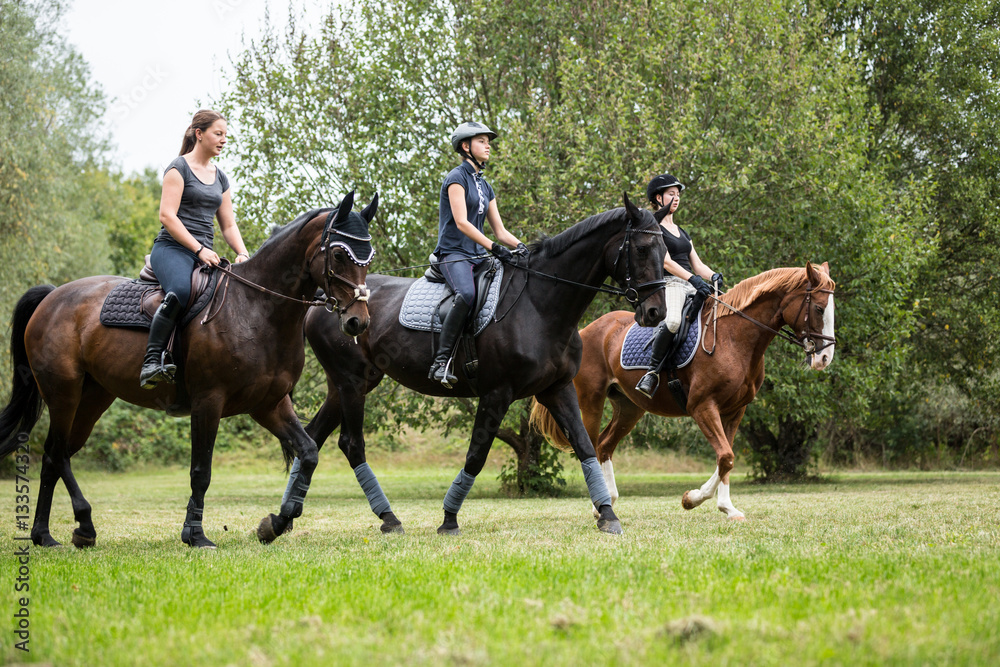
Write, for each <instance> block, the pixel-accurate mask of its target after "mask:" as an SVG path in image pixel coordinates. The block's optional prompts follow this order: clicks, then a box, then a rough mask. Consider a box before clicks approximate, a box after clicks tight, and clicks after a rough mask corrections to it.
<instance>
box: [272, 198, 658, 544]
mask: <svg viewBox="0 0 1000 667" xmlns="http://www.w3.org/2000/svg"><path fill="white" fill-rule="evenodd" d="M624 201H625V207H624V208H617V209H614V210H611V211H606V212H604V213H600V214H598V215H595V216H592V217H590V218H587V219H586V220H584V221H582V222H580V223H577V224H576V225H574V226H573V227H571V228H570V229H568V230H566V231H564V232H562V233H561V234H559V235H557V236H555V237H552V238H549V239H546V240H543V241H540V242H538V243H536V244H534V245H533V246H532V249H531V252H530V255H529V257H528V260H527V266H521V267H520V268H517V267H514V266H509V265H508V266H507V267H505V270H504V274H503V283H504V284H503V291H502V292H501V297H500V302H499V304H498V305H497V310H496V315H495V319H496V320H498V321H495V322H493V323H491V324H490V325H489V326H488V327H486V329H485V330H484V331H483V332H482V333H481V334H480V335H479V337H478V338H477V339H476V348H477V356H478V357H479V367H478V372H477V382H476V386H475V387H473V386H471V385H470V383H469V382H468V381H467V379H465V378H461V379H460V380H459V382H458V384H457V385H456V386H455V387H454V388H453V389H451V390H448V389H445V388H443V387H442V386H441V384H439V383H436V382H433V381H431V380H428V378H427V369H428V368H429V367H430V365H431V359H432V356H433V355H432V345H431V336H432V334H430V333H426V332H420V331H412V330H410V329H406V328H404V327H403V326H401V325H400V323H399V311H400V307H401V306H402V303H403V298H404V296H405V294H406V291H407V289H408V288H409V287H410V285H411V284H412V283H413V282H414V281H413V280H412V279H409V278H396V277H387V276H382V275H377V274H371V275H370V276H369V277H368V281H369V285H370V286H371V298H370V301H369V307H370V308H371V312H372V320H371V324H370V326H369V327H368V330H367V331H366V332H365V334H364V335H362V336H361V337H359V338H358V339H357V340H358V343H359V344H355V341H354V340H352V339H351V338H349V337H346V336H343V335H341V334H340V333H339V332H338V326H337V315H336V314H331V313H325V312H320V311H314V312H312V313H309V315H308V316H307V317H306V337H307V338H308V340H309V343H310V345H312V348H313V350H314V351H315V353H316V356H317V358H318V359H319V361H320V363H321V364H322V365H323V368H324V369H325V370H326V377H327V387H328V394H327V398H326V401H325V402H324V403H323V405H322V407H321V408H320V411H319V413H318V414H317V415H316V417H315V418H313V420H312V421H311V422H310V423H309V425H308V426H307V427H306V431H307V432H308V433H309V434H310V435H311V436H312V437H313V439H314V440H315V441H316V443H317V445H318V446H320V447H322V446H323V443H324V442H325V441H326V439H327V438H328V437H329V436H330V434H331V433H332V432H333V430H334V429H335V428H337V426H340V427H341V431H340V448H341V450H342V451H343V452H344V454H345V455H346V456H347V460H348V462H349V463H350V465H351V467H352V468H353V469H354V472H355V475H356V476H357V478H358V482H359V483H360V484H361V487H362V489H363V490H364V491H365V494H366V496H367V498H368V501H369V504H370V505H371V508H372V511H373V512H374V513H375V514H376V515H378V516H379V518H380V519H382V522H383V523H382V526H381V530H382V531H383V532H396V531H401V530H402V524H401V523H400V522H399V520H398V519H397V518H396V516H395V514H393V512H392V510H391V508H390V506H389V502H388V500H387V499H386V497H385V494H384V493H383V492H382V490H381V488H380V486H379V483H378V481H377V480H376V478H375V475H374V474H373V473H372V471H371V468H369V466H368V464H367V463H366V462H365V441H364V433H363V430H362V427H363V423H364V407H365V395H366V394H367V393H368V392H369V391H371V390H372V389H373V388H374V387H375V386H376V385H377V384H378V383H379V382H380V381H381V379H382V377H383V376H384V375H389V376H390V377H392V378H393V379H394V380H396V381H397V382H399V383H401V384H403V385H404V386H406V387H409V388H411V389H413V390H415V391H418V392H420V393H422V394H428V395H434V396H476V395H478V396H480V400H479V409H478V411H477V413H476V419H475V427H474V428H473V431H472V439H471V442H470V444H469V451H468V454H467V456H466V462H465V467H464V468H463V470H462V471H461V472H460V473H459V475H458V477H457V478H456V479H455V482H454V483H453V484H452V486H451V489H450V490H449V491H448V495H447V496H446V498H445V503H444V509H445V512H444V523H443V524H442V525H441V527H440V528H439V529H438V532H439V533H451V534H455V533H457V532H458V519H457V515H458V511H459V509H460V507H461V504H462V501H463V500H464V499H465V496H466V495H467V494H468V492H469V490H470V489H471V487H472V484H473V482H474V480H475V477H476V475H478V474H479V472H480V471H481V470H482V468H483V465H484V464H485V463H486V458H487V456H488V454H489V451H490V447H491V445H492V444H493V438H494V436H495V435H496V433H497V430H498V429H499V427H500V423H501V422H502V421H503V418H504V415H506V414H507V410H508V408H509V407H510V404H511V403H512V402H513V401H515V400H517V399H521V398H525V397H528V396H536V397H537V399H538V401H539V402H540V403H542V404H543V405H545V406H546V407H547V408H548V409H549V410H550V411H551V412H552V414H553V415H554V416H555V418H556V420H557V421H558V423H559V426H560V427H561V428H562V429H563V430H564V431H565V432H566V434H567V435H568V437H569V439H570V441H571V442H572V443H573V449H574V451H575V452H576V455H577V457H579V459H580V462H581V465H582V467H583V470H584V476H585V478H586V480H587V485H588V490H589V492H590V497H591V500H592V501H593V502H594V505H595V507H597V508H598V509H599V513H600V518H599V520H598V527H599V528H600V529H601V530H603V531H605V532H610V533H619V532H621V525H620V523H619V522H618V519H617V517H616V516H615V514H614V512H613V511H612V509H611V504H610V503H611V500H610V495H609V494H608V490H607V486H606V485H605V482H604V478H603V475H602V474H601V471H600V468H599V466H598V464H597V459H596V458H595V453H594V446H593V444H592V443H591V441H590V438H589V437H588V435H587V431H586V430H585V429H584V427H583V423H582V422H581V420H580V408H579V405H578V404H577V397H576V392H575V391H574V389H573V377H574V376H575V375H576V372H577V369H578V368H579V367H580V354H581V349H582V346H581V341H580V335H579V333H577V326H578V324H579V322H580V318H581V317H583V314H584V312H585V311H586V309H587V307H588V306H589V305H590V303H591V301H593V299H594V296H595V294H596V291H597V290H599V289H602V287H601V286H602V285H603V283H604V280H605V278H607V277H608V276H609V275H610V276H612V277H614V279H615V280H616V281H617V282H618V283H619V284H620V285H623V286H624V287H625V288H626V289H625V290H624V292H622V293H625V294H626V296H627V298H629V300H630V301H631V302H632V304H633V305H634V306H635V318H636V320H637V321H638V322H640V323H641V324H643V325H644V326H652V325H654V324H656V323H657V322H658V321H659V320H661V319H663V314H664V302H663V290H662V286H663V257H664V253H665V252H666V246H665V245H664V243H663V239H662V237H661V235H660V228H659V225H657V223H656V220H654V219H653V216H652V214H651V213H649V212H648V211H644V210H640V209H638V208H636V207H635V206H634V205H633V204H632V203H631V202H630V201H629V199H628V196H625V198H624ZM521 261H522V262H524V260H523V259H522V260H521ZM542 274H544V275H542ZM605 289H606V288H605ZM458 347H459V348H461V347H462V346H461V345H459V346H458ZM456 361H457V362H459V363H458V366H461V365H462V363H461V362H462V361H463V358H462V353H460V354H459V357H458V358H457V360H456ZM459 375H462V374H461V373H459ZM297 465H298V464H294V465H293V467H292V474H291V476H290V479H289V488H291V486H292V485H293V484H294V483H295V480H296V468H297Z"/></svg>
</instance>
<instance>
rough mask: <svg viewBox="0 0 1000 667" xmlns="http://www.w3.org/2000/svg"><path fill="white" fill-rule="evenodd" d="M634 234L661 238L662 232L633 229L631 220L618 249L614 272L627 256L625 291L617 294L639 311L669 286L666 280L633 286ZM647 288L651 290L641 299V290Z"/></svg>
mask: <svg viewBox="0 0 1000 667" xmlns="http://www.w3.org/2000/svg"><path fill="white" fill-rule="evenodd" d="M632 234H656V235H657V236H660V235H661V232H660V231H659V230H656V231H653V230H651V229H633V228H632V219H631V218H629V221H628V223H627V224H626V225H625V238H624V239H622V244H621V246H619V248H618V256H617V257H616V258H615V266H614V271H617V270H618V263H619V262H620V261H621V259H622V255H625V289H624V290H621V291H619V292H617V293H618V294H620V295H621V296H623V297H625V300H626V301H628V302H629V304H630V305H631V306H632V307H633V308H635V309H636V310H638V309H639V307H640V306H641V305H642V304H643V303H644V302H645V301H646V299H648V298H649V297H651V296H653V295H654V294H656V293H657V292H658V291H659V290H660V288H661V287H663V286H664V285H666V284H667V281H666V279H664V278H660V279H659V280H650V281H649V282H646V283H642V284H641V285H637V286H635V287H633V286H632ZM646 288H650V290H649V293H648V294H647V295H646V296H644V297H642V298H641V299H640V298H639V290H642V289H646Z"/></svg>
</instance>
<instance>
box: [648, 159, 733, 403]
mask: <svg viewBox="0 0 1000 667" xmlns="http://www.w3.org/2000/svg"><path fill="white" fill-rule="evenodd" d="M683 191H684V184H683V183H681V182H680V181H679V180H677V178H676V177H674V176H672V175H670V174H660V175H659V176H656V177H654V178H653V179H652V180H651V181H650V182H649V185H647V186H646V197H648V198H649V203H650V204H651V205H652V207H653V211H654V213H653V216H654V217H655V218H656V220H657V221H658V222H659V223H660V227H661V228H662V231H663V241H664V243H666V244H667V251H668V253H667V256H666V257H665V258H664V259H663V270H664V271H665V272H667V273H669V275H667V276H666V281H667V284H666V286H665V290H666V294H665V301H666V307H667V316H666V318H664V320H663V322H661V323H660V326H659V330H658V331H657V332H656V337H655V338H654V339H653V352H652V357H651V358H650V360H649V369H650V370H649V372H648V373H646V374H645V375H643V376H642V379H640V380H639V384H637V385H636V386H635V389H636V391H638V392H640V393H641V394H644V395H645V396H647V397H649V398H652V397H653V394H655V393H656V389H657V386H658V385H659V381H660V370H661V369H662V367H663V363H664V361H665V360H666V355H667V351H668V350H669V349H670V343H671V342H673V339H674V334H676V333H677V330H678V329H679V328H680V325H681V311H682V310H683V308H684V300H685V299H686V298H687V295H688V294H694V293H696V292H697V293H698V295H699V296H700V297H701V301H704V299H705V298H706V297H707V296H708V295H709V294H711V292H712V288H711V287H710V286H709V284H708V283H707V282H705V281H706V280H711V281H713V282H714V281H718V283H719V287H720V289H721V288H722V274H721V273H712V269H710V268H708V266H707V265H706V264H705V263H704V262H702V261H701V258H700V257H698V253H697V252H695V249H694V243H692V241H691V237H690V236H689V235H688V233H687V232H686V231H684V230H683V229H681V228H680V227H679V226H678V225H677V224H675V223H674V216H673V214H674V211H676V210H677V207H678V206H679V205H680V196H681V192H683ZM696 305H697V304H696Z"/></svg>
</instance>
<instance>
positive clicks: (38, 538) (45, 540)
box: [31, 533, 62, 548]
mask: <svg viewBox="0 0 1000 667" xmlns="http://www.w3.org/2000/svg"><path fill="white" fill-rule="evenodd" d="M31 542H32V543H33V544H34V545H35V546H37V547H51V548H55V547H61V546H62V543H61V542H57V541H56V540H55V539H54V538H53V537H52V536H51V535H49V534H48V533H45V534H44V535H32V536H31Z"/></svg>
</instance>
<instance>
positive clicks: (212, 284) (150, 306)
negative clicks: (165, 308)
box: [101, 271, 219, 329]
mask: <svg viewBox="0 0 1000 667" xmlns="http://www.w3.org/2000/svg"><path fill="white" fill-rule="evenodd" d="M218 280H219V272H218V271H212V272H211V277H210V278H209V281H208V284H207V286H206V288H205V290H204V291H202V292H201V293H200V294H198V295H197V296H196V297H195V300H194V302H193V303H192V304H191V305H190V306H189V307H188V309H187V310H186V311H185V312H184V314H183V315H182V316H181V321H180V325H179V326H181V327H183V326H185V325H187V323H188V322H190V321H191V320H193V319H194V318H195V316H196V315H197V314H198V313H200V312H201V311H202V310H204V309H205V306H207V305H208V304H209V303H210V302H211V301H212V297H213V296H214V295H215V288H216V285H217V284H218ZM163 296H164V294H163V288H162V287H160V285H159V283H151V282H148V281H145V280H129V281H127V282H124V283H122V284H121V285H118V286H117V287H115V288H114V289H112V290H111V292H109V293H108V296H107V297H105V299H104V305H103V306H101V324H103V325H104V326H106V327H132V328H138V329H148V328H149V325H150V323H151V322H152V321H153V320H152V313H153V312H155V311H156V307H157V306H159V304H160V302H161V301H162V300H163ZM144 303H145V304H146V308H143V304H144ZM147 311H148V312H147Z"/></svg>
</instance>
